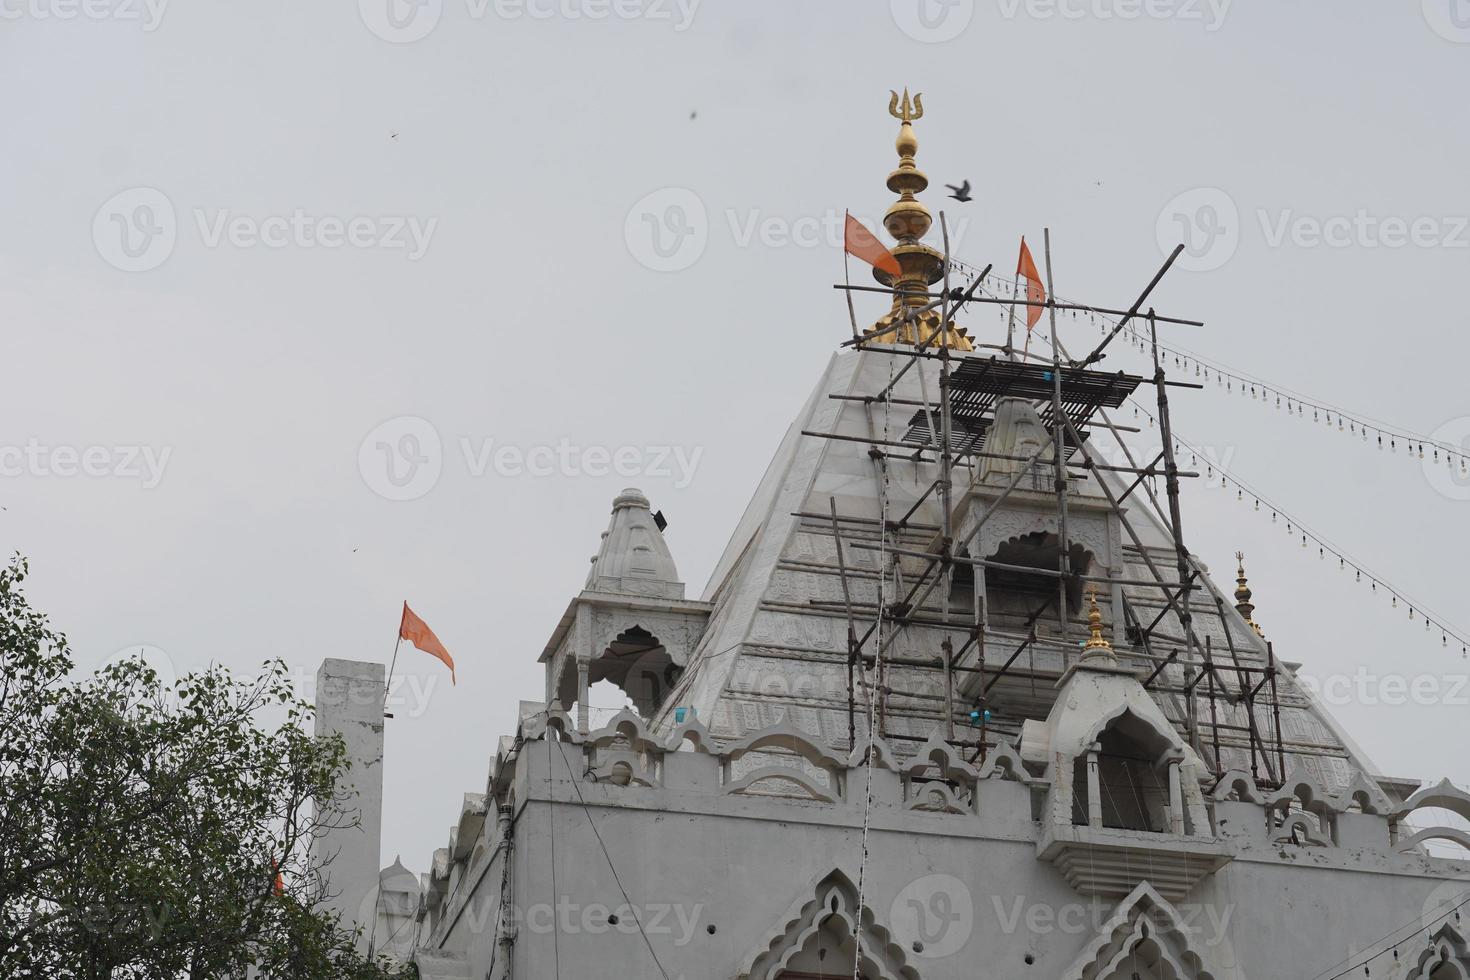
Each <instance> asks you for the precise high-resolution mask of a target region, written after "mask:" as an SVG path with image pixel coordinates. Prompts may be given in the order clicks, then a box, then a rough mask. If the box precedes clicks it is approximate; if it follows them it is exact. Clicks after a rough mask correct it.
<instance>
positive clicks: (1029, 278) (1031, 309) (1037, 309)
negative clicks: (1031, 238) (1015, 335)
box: [1016, 235, 1046, 333]
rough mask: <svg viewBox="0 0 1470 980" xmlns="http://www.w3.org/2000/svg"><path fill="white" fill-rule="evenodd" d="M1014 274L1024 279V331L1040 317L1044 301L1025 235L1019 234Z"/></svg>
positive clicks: (1029, 330) (1029, 329)
mask: <svg viewBox="0 0 1470 980" xmlns="http://www.w3.org/2000/svg"><path fill="white" fill-rule="evenodd" d="M1016 275H1017V276H1018V277H1022V278H1024V279H1025V280H1026V332H1027V333H1030V332H1031V328H1032V327H1034V326H1036V324H1037V321H1039V320H1040V319H1041V309H1042V307H1041V304H1043V303H1045V302H1046V289H1045V288H1043V287H1042V285H1041V273H1039V272H1037V271H1036V260H1035V259H1033V258H1032V257H1031V249H1029V248H1027V247H1026V236H1025V235H1022V236H1021V257H1020V258H1019V259H1017V260H1016Z"/></svg>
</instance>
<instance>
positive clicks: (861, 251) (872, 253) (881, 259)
mask: <svg viewBox="0 0 1470 980" xmlns="http://www.w3.org/2000/svg"><path fill="white" fill-rule="evenodd" d="M842 239H843V242H842V247H843V248H844V249H845V250H846V251H847V254H848V255H856V256H857V257H858V258H860V259H862V260H863V261H864V262H866V263H868V265H871V266H872V267H873V268H875V269H882V270H883V271H884V272H886V273H888V274H889V275H890V276H897V275H899V274H900V273H902V272H903V270H902V269H901V268H899V265H898V259H896V258H894V257H893V253H892V252H890V251H888V249H886V248H884V247H883V243H882V242H880V241H878V239H877V238H876V237H874V235H873V233H872V232H871V231H869V230H868V229H867V228H865V227H863V223H862V222H861V221H859V220H858V219H856V218H854V217H853V216H852V214H851V213H849V214H848V216H847V230H846V231H844V232H843V235H842Z"/></svg>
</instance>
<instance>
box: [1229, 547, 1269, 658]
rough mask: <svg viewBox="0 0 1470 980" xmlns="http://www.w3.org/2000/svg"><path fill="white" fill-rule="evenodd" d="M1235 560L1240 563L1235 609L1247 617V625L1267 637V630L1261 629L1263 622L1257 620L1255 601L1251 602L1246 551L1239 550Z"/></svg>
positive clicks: (1237, 572) (1243, 616)
mask: <svg viewBox="0 0 1470 980" xmlns="http://www.w3.org/2000/svg"><path fill="white" fill-rule="evenodd" d="M1235 560H1236V562H1237V563H1238V565H1237V568H1236V573H1235V574H1236V578H1235V609H1236V611H1237V612H1239V613H1240V615H1241V617H1242V618H1244V619H1245V622H1246V625H1247V626H1249V627H1250V628H1251V629H1253V630H1255V631H1256V635H1257V636H1259V637H1260V638H1261V639H1265V638H1266V631H1265V630H1263V629H1261V624H1259V623H1257V622H1256V621H1255V619H1254V618H1252V617H1254V616H1255V613H1256V606H1255V603H1253V602H1251V595H1252V593H1251V587H1250V583H1249V582H1248V581H1246V577H1245V552H1243V551H1237V552H1236V553H1235Z"/></svg>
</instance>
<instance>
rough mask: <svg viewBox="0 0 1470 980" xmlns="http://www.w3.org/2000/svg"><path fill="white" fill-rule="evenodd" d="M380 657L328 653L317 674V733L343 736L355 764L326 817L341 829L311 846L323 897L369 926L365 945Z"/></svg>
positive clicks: (374, 854)
mask: <svg viewBox="0 0 1470 980" xmlns="http://www.w3.org/2000/svg"><path fill="white" fill-rule="evenodd" d="M383 681H384V669H383V665H382V664H369V663H359V662H357V661H355V660H323V661H322V666H321V669H319V670H318V671H317V673H316V734H317V736H318V737H321V736H324V735H332V734H335V735H340V736H341V737H342V741H343V742H344V743H345V744H346V746H347V759H348V761H349V762H350V763H351V768H350V769H348V770H347V772H346V774H345V775H344V776H343V784H342V785H341V786H339V794H338V795H339V796H341V797H342V799H341V800H339V802H338V803H337V805H336V806H335V807H334V808H333V809H332V810H330V811H323V812H322V813H320V814H318V819H319V821H320V822H323V823H326V824H329V825H335V826H337V828H338V829H335V830H331V831H328V832H325V833H323V834H321V835H320V836H319V837H318V838H317V839H316V840H314V841H313V842H312V845H311V862H312V867H313V869H314V870H315V872H316V876H317V877H316V887H317V891H316V894H317V897H318V901H319V902H320V903H321V904H322V906H323V907H325V908H327V909H330V910H332V911H333V912H335V913H336V915H337V918H338V920H339V921H340V922H341V924H342V926H343V928H345V929H349V930H351V929H355V928H357V927H358V926H359V925H361V926H363V927H364V931H363V936H362V939H361V940H360V945H361V946H362V948H363V949H366V948H367V944H368V941H369V933H370V932H371V930H372V927H373V916H374V912H375V907H374V903H373V899H374V898H375V896H376V894H377V888H378V871H379V869H380V867H381V863H380V857H381V855H380V847H381V839H382V829H383Z"/></svg>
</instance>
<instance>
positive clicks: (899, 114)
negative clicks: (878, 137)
mask: <svg viewBox="0 0 1470 980" xmlns="http://www.w3.org/2000/svg"><path fill="white" fill-rule="evenodd" d="M890 96H891V98H890V99H889V101H888V114H889V115H891V116H892V117H893V118H894V119H897V120H898V121H899V123H900V124H901V125H900V126H899V129H898V140H897V141H896V142H895V144H894V145H895V148H896V149H897V150H898V169H897V170H894V171H893V172H892V173H891V174H889V175H888V189H889V190H891V191H893V193H895V194H897V195H898V200H897V201H894V202H893V204H891V205H889V207H888V211H887V212H886V213H885V214H884V215H883V227H884V228H886V229H887V230H888V234H890V235H892V236H893V237H894V239H895V240H897V242H898V244H897V245H895V246H894V247H893V249H892V252H893V257H894V258H895V259H897V260H898V265H899V268H900V270H901V271H900V273H899V274H898V275H897V276H895V275H893V274H891V273H889V272H884V271H882V270H881V269H874V270H873V278H875V279H877V280H878V281H879V282H880V283H882V284H883V285H885V286H888V287H889V288H891V289H893V290H894V296H893V309H892V310H890V311H889V313H888V315H887V316H885V317H884V318H883V319H881V320H879V321H878V322H877V324H875V326H874V329H875V330H881V329H883V328H884V327H886V326H889V325H891V324H892V323H894V322H895V321H897V320H902V319H903V318H904V317H906V316H908V315H910V314H915V316H914V321H913V322H911V323H908V324H906V325H905V326H903V327H900V328H899V329H898V330H896V331H892V330H891V331H889V332H888V333H886V334H884V335H883V336H881V337H879V338H877V339H876V341H875V342H877V343H884V344H914V345H917V344H920V343H923V342H925V341H928V342H929V343H930V344H931V345H934V346H938V345H939V343H940V341H939V338H937V337H936V336H935V335H936V334H937V333H938V332H939V329H940V320H941V316H940V312H939V311H938V310H930V311H928V312H926V313H922V314H918V313H916V311H918V310H919V309H921V308H923V307H924V306H927V305H928V304H929V302H930V300H929V296H928V292H929V287H930V286H932V285H934V284H935V283H937V282H940V281H941V280H943V279H944V256H943V255H941V254H940V253H939V252H937V251H935V250H934V249H932V248H930V247H929V246H928V245H925V244H924V243H923V242H922V241H920V239H922V238H923V237H924V236H925V235H927V234H928V233H929V229H930V228H931V227H932V226H933V224H934V216H933V215H931V214H930V213H929V209H928V208H926V207H925V206H924V205H923V203H922V202H921V201H919V199H918V197H917V195H918V194H920V193H921V192H923V191H924V190H925V189H926V188H928V186H929V177H928V175H927V174H925V173H924V172H923V171H922V170H920V169H919V167H918V164H917V163H915V161H914V158H915V156H916V155H917V154H918V152H919V138H918V137H917V136H916V135H915V134H914V125H913V124H914V123H915V122H916V121H917V120H920V119H923V118H924V96H923V94H922V93H920V94H917V95H913V96H910V95H909V90H908V89H904V90H903V95H902V96H901V97H900V96H899V94H898V93H897V92H890ZM947 333H948V336H947V337H946V338H945V341H946V342H947V343H948V345H949V347H950V348H951V349H953V350H961V351H968V350H974V345H973V344H972V343H970V340H969V338H968V337H967V336H965V333H964V331H962V330H959V329H957V328H955V326H954V325H953V323H952V322H951V324H950V328H949V330H948V331H947Z"/></svg>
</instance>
